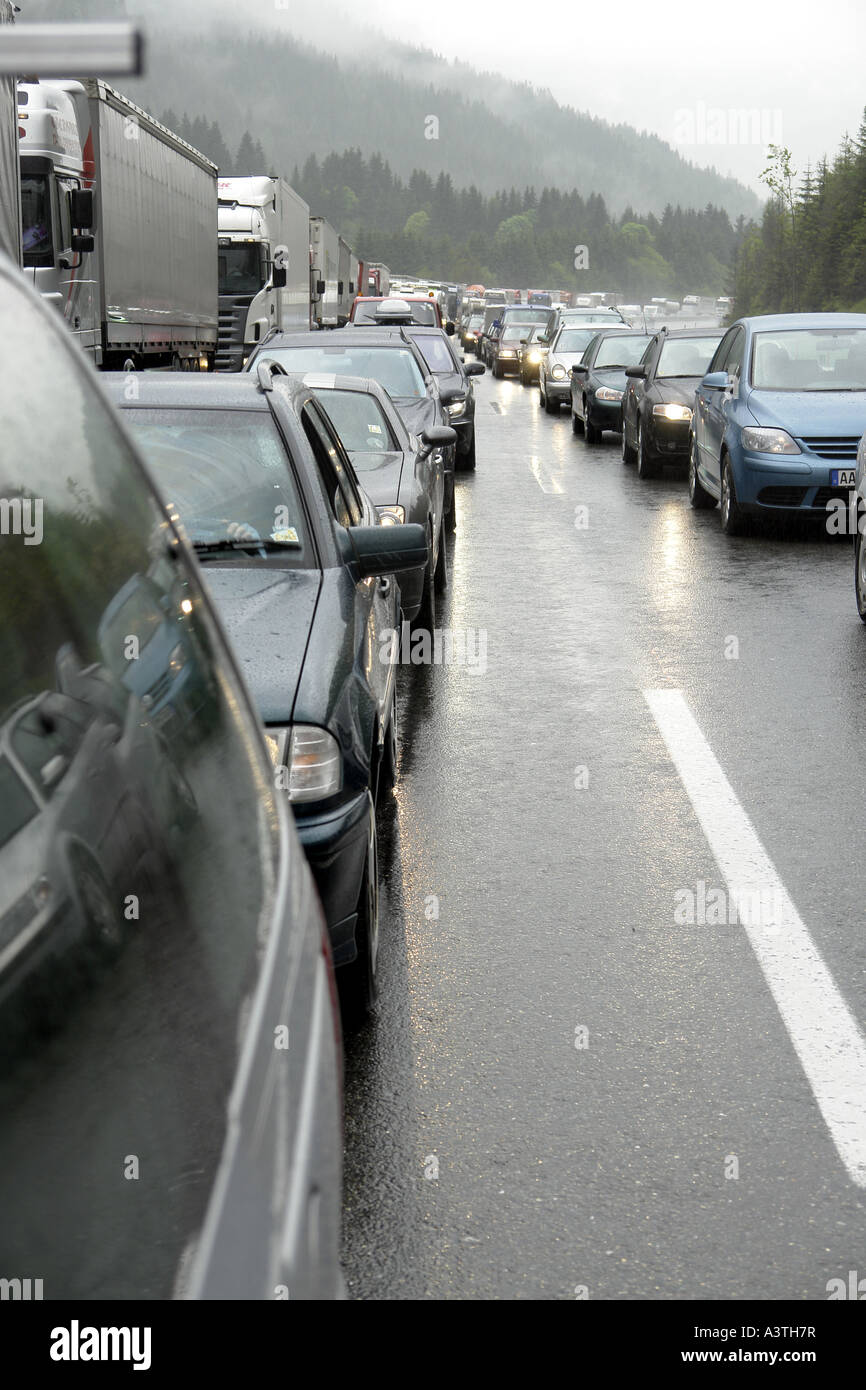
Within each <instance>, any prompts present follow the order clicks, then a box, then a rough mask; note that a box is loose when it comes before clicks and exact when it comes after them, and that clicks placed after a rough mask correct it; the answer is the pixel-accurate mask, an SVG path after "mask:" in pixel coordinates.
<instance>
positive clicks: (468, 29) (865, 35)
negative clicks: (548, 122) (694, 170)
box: [239, 0, 866, 192]
mask: <svg viewBox="0 0 866 1390" xmlns="http://www.w3.org/2000/svg"><path fill="white" fill-rule="evenodd" d="M336 4H337V7H338V8H339V9H341V10H342V11H343V12H344V13H345V14H347V15H351V16H352V19H353V21H354V23H356V24H357V23H361V24H367V25H374V26H376V27H377V28H380V29H382V30H384V31H385V32H387V33H389V34H390V35H392V36H393V37H397V38H402V39H404V40H405V41H406V42H409V43H413V44H419V45H421V46H423V47H426V48H432V49H434V50H435V51H437V52H439V53H441V54H442V55H443V56H444V57H447V58H455V57H460V58H463V59H465V60H466V61H468V62H471V63H472V64H473V66H477V67H480V68H484V69H490V70H493V71H500V72H502V73H505V74H506V75H507V76H510V77H514V78H518V79H523V80H527V81H529V82H531V83H532V84H533V85H536V86H541V87H548V88H549V89H550V90H551V91H552V92H553V94H554V96H555V97H556V98H557V99H558V100H559V101H561V102H564V103H566V104H568V105H572V106H575V107H577V108H578V109H580V110H586V111H589V112H591V114H593V115H596V116H601V117H603V118H604V119H605V120H609V121H613V122H616V121H625V122H628V124H630V125H634V126H636V127H637V128H638V129H639V130H644V129H646V130H651V131H654V132H655V133H656V134H658V135H660V136H661V137H662V138H663V139H665V140H667V141H668V142H669V143H671V144H673V145H676V146H677V147H678V148H679V149H681V151H682V153H683V154H684V155H685V157H686V158H688V159H691V160H693V162H695V163H696V164H715V165H716V167H717V168H718V169H719V170H720V171H721V172H722V173H733V174H735V175H736V176H737V177H738V178H740V179H742V180H743V182H746V183H749V184H751V185H752V186H753V187H756V188H758V189H759V190H760V191H762V192H763V191H764V190H763V189H762V188H761V185H760V184H759V183H758V175H759V174H760V172H761V170H762V168H763V167H764V159H763V155H764V150H765V147H766V143H767V142H768V141H773V142H774V143H777V144H778V143H781V144H784V145H788V146H789V147H790V149H791V150H792V151H793V154H794V164H795V167H796V168H798V169H801V170H802V169H803V168H804V167H805V165H806V163H807V161H809V160H811V161H812V162H813V163H814V162H815V161H817V160H818V159H819V158H820V157H821V155H822V154H825V153H827V154H829V155H833V154H834V153H835V151H836V149H837V147H838V144H839V141H840V139H841V137H842V135H843V134H844V132H845V130H846V129H847V130H848V131H849V132H850V133H851V134H852V135H855V134H856V132H857V128H858V126H859V124H860V119H861V116H862V112H863V107H864V105H866V81H864V71H866V64H864V58H866V3H864V0H821V2H820V3H815V0H808V3H807V0H749V2H748V3H745V2H744V0H715V2H714V3H712V2H708V0H704V2H703V3H701V0H692V3H678V2H677V0H655V3H652V2H651V0H620V2H619V3H618V4H615V5H604V4H593V3H592V2H591V0H541V3H537V4H527V3H525V0H523V2H522V3H520V4H515V3H514V0H366V3H365V4H364V5H363V7H360V8H359V7H358V6H357V5H355V4H352V5H347V4H345V3H344V0H336ZM275 11H276V17H277V20H278V23H280V24H281V26H282V25H285V27H286V28H287V29H290V30H291V29H292V27H293V26H295V25H297V26H299V27H300V28H301V29H302V30H303V32H304V33H305V35H307V36H308V37H309V38H310V39H311V40H312V41H313V42H315V43H316V45H317V46H320V47H322V48H328V49H331V50H334V49H335V48H337V47H339V46H340V42H341V31H342V36H343V37H344V36H345V31H346V25H345V24H336V25H335V24H333V23H328V22H327V21H326V19H325V13H326V12H325V11H323V8H322V4H321V3H317V0H286V3H285V4H284V0H261V7H260V5H259V4H257V3H255V0H253V3H252V4H251V3H250V0H242V3H241V5H240V10H239V12H240V13H243V14H244V16H245V17H246V16H247V15H249V16H250V17H252V14H253V12H257V13H258V14H259V15H263V14H266V13H268V12H270V15H271V16H273V15H274V12H275ZM350 23H351V21H350ZM743 112H750V113H754V115H751V116H749V117H748V118H746V119H743V118H742V116H741V115H740V114H738V113H743Z"/></svg>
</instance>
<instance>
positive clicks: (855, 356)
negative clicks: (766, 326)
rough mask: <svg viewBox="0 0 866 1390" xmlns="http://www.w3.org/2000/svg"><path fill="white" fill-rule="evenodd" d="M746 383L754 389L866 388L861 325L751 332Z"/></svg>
mask: <svg viewBox="0 0 866 1390" xmlns="http://www.w3.org/2000/svg"><path fill="white" fill-rule="evenodd" d="M752 386H754V387H755V389H756V390H758V391H866V329H863V328H820V329H819V328H798V329H791V330H784V331H777V332H771V333H756V334H755V339H754V345H753V348H752Z"/></svg>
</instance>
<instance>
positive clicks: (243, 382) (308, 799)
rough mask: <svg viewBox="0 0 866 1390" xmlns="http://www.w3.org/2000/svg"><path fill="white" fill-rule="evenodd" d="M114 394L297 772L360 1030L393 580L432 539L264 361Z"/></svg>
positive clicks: (386, 739)
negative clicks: (243, 369) (368, 489)
mask: <svg viewBox="0 0 866 1390" xmlns="http://www.w3.org/2000/svg"><path fill="white" fill-rule="evenodd" d="M320 336H321V335H320ZM107 380H108V385H109V389H110V390H111V392H112V394H113V396H114V398H115V400H116V401H117V403H118V404H119V405H121V406H122V407H123V409H124V416H125V419H126V421H127V423H128V425H129V428H130V430H131V432H132V433H133V435H134V437H135V439H136V441H137V442H138V444H139V447H140V448H141V451H142V453H143V455H144V458H145V461H146V462H147V463H148V465H149V467H150V470H151V473H152V475H153V478H154V481H155V483H156V485H157V487H158V488H159V489H160V491H161V492H162V494H163V496H164V497H165V498H166V501H170V502H171V503H172V505H173V506H174V507H175V508H176V509H177V512H178V513H179V516H180V520H181V523H182V524H183V525H184V527H185V529H186V531H187V533H188V534H189V537H190V540H191V541H192V543H193V545H194V546H195V548H196V553H197V555H198V558H199V563H200V564H201V565H203V566H204V568H205V577H206V582H207V585H208V588H209V590H210V593H211V596H212V597H213V599H214V602H215V603H216V605H217V608H218V610H219V612H220V614H221V616H222V619H223V622H224V623H225V625H226V628H227V630H228V633H229V636H230V638H231V639H232V641H233V643H234V647H235V650H236V652H237V655H238V659H239V661H240V664H241V669H242V670H243V672H244V674H245V676H246V679H247V682H248V684H249V687H250V689H251V691H252V693H253V697H254V699H255V702H256V705H257V707H258V711H259V715H260V718H261V720H262V722H263V724H264V725H265V729H266V735H267V739H268V745H269V747H270V748H271V751H272V755H273V759H274V763H275V766H276V767H277V768H278V769H280V768H284V769H287V771H288V778H287V785H286V786H285V790H286V791H288V794H289V800H290V802H291V804H292V807H293V810H294V812H295V821H296V824H297V827H298V832H299V834H300V837H301V843H302V844H303V846H304V849H305V851H306V853H307V857H308V859H309V862H310V865H311V867H312V869H313V873H314V876H315V879H316V885H317V887H318V889H319V894H320V897H321V900H322V905H323V907H324V910H325V916H326V919H327V923H328V930H329V933H330V938H331V949H332V951H333V956H334V963H335V965H336V966H337V983H338V986H339V990H340V996H341V1002H342V1004H343V1008H344V1015H345V1018H346V1021H347V1022H352V1023H353V1024H354V1023H355V1021H356V1020H359V1019H360V1018H362V1017H363V1016H364V1014H365V1013H366V1011H367V1010H368V1009H369V1008H370V1007H371V1006H372V1004H373V1002H374V999H375V991H376V967H377V958H378V935H379V920H378V852H377V839H376V815H375V803H376V799H377V795H378V791H379V787H380V784H381V786H382V787H384V786H386V785H389V784H390V783H391V782H392V781H393V779H394V776H395V773H396V718H395V708H396V705H395V699H396V653H395V652H394V651H393V649H392V645H391V644H390V634H392V633H393V632H395V631H396V630H397V628H398V625H399V589H398V585H397V581H396V577H395V576H396V573H397V572H398V571H399V570H401V569H404V568H416V567H421V568H422V569H423V567H424V566H425V565H426V563H427V537H426V533H425V532H423V531H421V529H420V528H418V527H414V526H406V527H404V526H399V525H398V526H393V527H387V526H383V525H381V524H380V518H379V515H378V513H377V512H376V510H375V508H374V506H373V504H372V502H371V501H370V499H369V498H368V497H367V496H366V494H365V493H364V492H363V490H362V489H360V488H359V487H358V485H357V480H356V478H355V474H354V471H353V468H352V465H351V462H350V460H349V458H348V455H347V454H346V451H345V449H344V448H343V445H342V443H341V441H340V438H339V435H338V434H337V432H336V430H335V429H334V427H333V425H332V424H331V421H330V420H329V418H328V417H327V415H326V414H325V413H324V412H323V411H322V409H321V407H320V403H319V401H318V398H317V397H316V395H315V392H314V391H313V389H312V388H311V387H309V386H305V385H304V384H303V381H302V380H300V379H297V378H292V377H287V376H286V375H285V374H284V373H283V372H282V371H281V370H273V369H272V366H271V364H269V363H268V362H267V361H266V360H265V361H262V362H260V363H259V364H258V366H257V368H256V370H255V371H254V372H252V373H238V374H229V373H219V374H217V375H213V376H212V375H201V376H200V375H194V374H181V373H173V374H164V375H163V374H157V373H151V374H149V375H145V376H142V377H141V378H140V380H138V381H136V387H137V389H136V391H135V393H134V397H133V399H129V392H128V390H127V387H126V379H125V378H124V377H123V376H122V375H121V374H119V373H117V374H109V376H108V378H107ZM238 528H242V529H240V530H239V529H238ZM217 532H220V534H217ZM401 547H402V548H401ZM388 548H390V552H391V554H390V555H384V556H383V554H382V552H383V551H385V550H386V549H388ZM371 556H373V557H374V558H375V559H376V561H377V563H376V564H375V566H373V567H372V568H371V564H370V563H369V561H370V557H371ZM401 560H402V561H403V563H401Z"/></svg>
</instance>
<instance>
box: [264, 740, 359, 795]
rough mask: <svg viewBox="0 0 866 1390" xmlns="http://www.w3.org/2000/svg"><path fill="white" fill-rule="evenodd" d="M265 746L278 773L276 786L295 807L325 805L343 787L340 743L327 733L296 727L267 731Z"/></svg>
mask: <svg viewBox="0 0 866 1390" xmlns="http://www.w3.org/2000/svg"><path fill="white" fill-rule="evenodd" d="M265 742H266V744H267V745H268V752H269V753H270V755H271V762H272V763H273V764H274V767H275V769H276V770H277V773H278V774H279V775H278V777H277V786H278V787H280V788H282V790H284V791H287V792H288V794H289V801H291V802H293V803H297V802H303V801H324V800H325V797H328V796H333V795H334V793H335V792H338V791H339V790H340V788H341V787H342V785H343V759H342V758H341V756H340V749H339V747H338V746H337V740H336V739H335V738H333V737H332V736H331V735H330V734H329V733H328V731H327V730H326V729H317V728H315V726H314V725H312V724H293V725H292V726H291V728H287V729H274V728H270V729H265Z"/></svg>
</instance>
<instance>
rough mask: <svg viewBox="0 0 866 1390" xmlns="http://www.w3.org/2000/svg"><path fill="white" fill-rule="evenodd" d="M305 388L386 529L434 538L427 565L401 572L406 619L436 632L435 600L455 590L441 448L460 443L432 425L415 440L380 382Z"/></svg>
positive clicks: (336, 381)
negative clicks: (409, 527) (410, 527)
mask: <svg viewBox="0 0 866 1390" xmlns="http://www.w3.org/2000/svg"><path fill="white" fill-rule="evenodd" d="M437 331H438V330H437ZM305 383H306V384H307V385H310V386H312V387H313V389H314V391H315V393H316V396H317V397H318V399H319V400H320V401H321V403H322V405H323V406H324V408H325V410H326V411H327V413H328V415H329V416H330V419H331V421H332V423H333V425H334V428H335V429H336V431H337V433H338V434H339V436H340V438H341V439H342V441H343V445H344V447H345V449H346V452H347V453H348V455H349V458H350V459H351V460H352V467H353V468H354V470H355V472H356V474H357V475H358V481H359V482H360V484H361V486H362V487H363V489H364V491H365V492H366V494H367V496H368V497H369V498H370V501H371V502H372V503H373V505H374V506H375V508H376V511H377V512H378V513H379V516H380V517H381V519H382V521H383V522H384V524H385V525H387V526H395V525H402V524H403V523H404V522H413V523H415V524H417V525H419V526H423V527H424V530H425V531H426V532H427V544H428V547H429V552H430V553H429V557H428V560H427V564H426V565H425V566H424V567H423V568H416V569H410V570H401V571H400V573H399V574H398V575H397V582H398V584H399V585H400V605H401V608H402V610H403V617H404V618H405V619H406V620H407V622H412V621H413V620H414V619H415V618H418V619H419V623H420V624H421V625H422V626H424V627H426V628H428V629H430V630H432V628H433V624H434V593H442V592H443V590H444V589H446V588H447V585H448V550H447V543H446V540H445V531H444V527H443V515H442V509H443V506H444V498H445V481H444V472H443V469H442V457H441V449H442V447H443V446H444V445H447V444H450V443H453V442H454V431H453V430H452V429H449V428H448V427H446V426H444V425H440V426H438V428H437V427H433V426H431V428H430V430H429V431H425V433H424V437H423V438H422V439H417V438H416V437H415V436H414V435H410V434H409V433H408V431H407V429H406V426H405V425H404V424H403V421H402V420H401V419H400V416H399V414H398V412H397V410H396V409H395V407H394V403H393V401H392V400H391V397H390V396H389V395H388V393H387V391H384V390H383V389H382V387H381V386H380V385H379V383H378V382H377V381H369V380H368V381H361V380H359V379H358V378H357V377H342V376H337V377H333V378H331V379H329V380H328V383H327V385H326V384H324V382H323V378H322V377H321V376H316V375H313V374H311V375H310V376H308V377H307V378H305Z"/></svg>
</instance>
